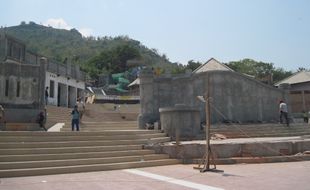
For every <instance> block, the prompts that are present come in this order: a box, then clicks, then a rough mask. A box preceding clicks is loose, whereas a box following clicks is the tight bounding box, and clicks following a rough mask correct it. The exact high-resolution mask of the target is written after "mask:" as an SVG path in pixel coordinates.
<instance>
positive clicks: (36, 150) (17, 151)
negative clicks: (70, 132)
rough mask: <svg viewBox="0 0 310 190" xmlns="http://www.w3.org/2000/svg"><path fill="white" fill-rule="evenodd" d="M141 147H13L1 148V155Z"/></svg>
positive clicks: (133, 146) (104, 150)
mask: <svg viewBox="0 0 310 190" xmlns="http://www.w3.org/2000/svg"><path fill="white" fill-rule="evenodd" d="M141 149H142V145H125V146H124V145H117V146H85V147H55V148H13V149H0V155H20V154H24V155H26V154H62V153H80V152H106V151H124V150H141Z"/></svg>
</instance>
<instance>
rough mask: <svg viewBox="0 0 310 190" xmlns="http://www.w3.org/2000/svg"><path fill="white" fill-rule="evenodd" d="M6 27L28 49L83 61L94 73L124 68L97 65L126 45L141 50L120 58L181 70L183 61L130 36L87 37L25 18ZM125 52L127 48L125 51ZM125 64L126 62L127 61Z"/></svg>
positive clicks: (88, 69)
mask: <svg viewBox="0 0 310 190" xmlns="http://www.w3.org/2000/svg"><path fill="white" fill-rule="evenodd" d="M2 30H5V31H6V33H8V34H10V35H12V36H14V37H16V38H18V39H20V40H21V41H23V42H25V43H26V47H27V49H28V50H30V51H33V52H36V53H38V54H40V55H43V56H46V57H47V58H49V59H52V60H55V61H58V62H63V61H64V60H65V59H67V60H68V61H69V62H72V63H76V64H79V65H81V67H82V68H83V69H84V70H85V71H86V72H87V73H88V74H93V75H92V76H94V73H95V74H101V73H102V72H111V73H113V72H121V70H119V68H118V70H116V71H113V69H111V68H117V66H115V67H111V68H110V69H109V68H106V64H107V63H105V64H103V65H100V66H97V65H98V63H94V60H97V61H99V62H102V60H98V59H100V58H101V57H102V55H103V54H105V55H106V54H111V52H113V51H116V50H117V49H122V47H124V46H125V47H129V48H131V49H134V50H137V51H138V55H136V54H135V56H130V55H128V56H127V57H126V56H125V57H124V56H123V55H121V56H123V57H122V58H120V59H119V61H124V60H125V61H126V58H135V57H137V58H139V59H142V60H143V61H144V62H145V63H146V64H147V65H150V66H156V67H160V68H164V69H166V68H169V69H170V70H172V71H173V70H179V66H180V65H179V64H175V63H171V62H170V61H169V60H168V59H167V58H166V56H165V55H160V54H159V53H158V52H157V50H156V49H149V48H147V47H146V46H144V45H143V44H141V43H140V42H139V41H137V40H134V39H131V38H129V37H127V36H118V37H108V36H104V37H87V38H85V37H83V36H82V35H81V34H80V33H79V32H78V31H77V30H76V29H71V30H64V29H55V28H52V27H46V26H42V25H39V24H36V23H34V22H29V24H26V23H25V22H22V24H20V25H18V26H11V27H6V28H3V29H2ZM120 47H121V48H120ZM123 49H124V48H123ZM121 53H123V52H122V51H121ZM110 60H111V59H110ZM109 64H111V63H109ZM112 64H113V62H112ZM122 64H123V65H124V63H122ZM103 67H104V68H103ZM118 67H119V66H118ZM124 69H126V68H124ZM91 72H93V73H91Z"/></svg>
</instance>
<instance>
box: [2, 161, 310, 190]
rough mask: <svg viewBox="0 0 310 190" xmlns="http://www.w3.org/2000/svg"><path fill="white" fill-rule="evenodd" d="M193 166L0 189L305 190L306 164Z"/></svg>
mask: <svg viewBox="0 0 310 190" xmlns="http://www.w3.org/2000/svg"><path fill="white" fill-rule="evenodd" d="M193 166H197V165H171V166H159V167H149V168H139V169H130V170H114V171H103V172H89V173H76V174H61V175H48V176H35V177H17V178H2V179H0V182H1V183H0V190H20V189H23V190H70V189H72V190H73V189H74V190H82V189H83V190H84V189H85V190H88V189H91V190H104V189H107V190H113V189H117V190H125V189H126V190H131V189H132V190H140V189H141V190H142V189H143V190H144V189H151V190H152V189H154V190H158V189H159V190H161V189H165V190H185V189H207V190H211V189H236V190H249V189H251V190H260V189H264V190H266V189H273V190H277V189H281V190H291V189H294V190H307V189H309V181H310V161H303V162H285V163H269V164H236V165H218V166H217V168H218V169H220V170H224V172H222V173H213V172H206V173H200V172H199V171H198V170H194V169H193Z"/></svg>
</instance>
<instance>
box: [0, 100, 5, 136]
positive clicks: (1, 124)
mask: <svg viewBox="0 0 310 190" xmlns="http://www.w3.org/2000/svg"><path fill="white" fill-rule="evenodd" d="M5 124H6V121H5V113H4V108H3V107H2V105H0V130H3V131H5Z"/></svg>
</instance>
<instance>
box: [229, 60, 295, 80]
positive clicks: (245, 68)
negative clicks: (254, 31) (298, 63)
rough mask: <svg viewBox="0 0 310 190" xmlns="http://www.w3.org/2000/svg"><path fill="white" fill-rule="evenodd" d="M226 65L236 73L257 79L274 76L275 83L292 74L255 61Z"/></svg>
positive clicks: (242, 61) (235, 62)
mask: <svg viewBox="0 0 310 190" xmlns="http://www.w3.org/2000/svg"><path fill="white" fill-rule="evenodd" d="M226 65H227V66H228V67H230V68H231V69H233V70H234V71H237V72H240V73H244V74H248V75H252V76H254V77H255V78H257V79H263V78H265V77H266V76H268V75H272V76H273V81H274V82H278V81H280V80H282V79H284V78H286V77H288V76H290V75H291V74H292V72H291V71H285V70H284V69H282V68H275V67H274V66H273V63H264V62H261V61H255V60H253V59H243V60H240V61H232V62H229V63H228V64H226Z"/></svg>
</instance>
